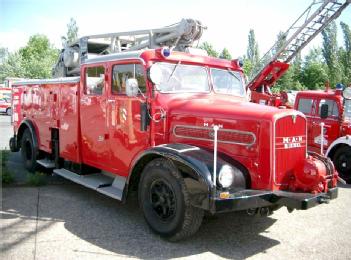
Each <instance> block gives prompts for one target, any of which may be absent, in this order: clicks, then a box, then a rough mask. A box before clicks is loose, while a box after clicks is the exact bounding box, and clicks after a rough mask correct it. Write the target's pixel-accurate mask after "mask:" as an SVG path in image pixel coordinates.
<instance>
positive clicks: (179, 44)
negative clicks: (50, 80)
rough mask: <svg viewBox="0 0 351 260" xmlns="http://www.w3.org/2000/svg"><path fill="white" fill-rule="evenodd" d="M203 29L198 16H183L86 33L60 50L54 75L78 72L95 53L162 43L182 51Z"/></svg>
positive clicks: (196, 38)
mask: <svg viewBox="0 0 351 260" xmlns="http://www.w3.org/2000/svg"><path fill="white" fill-rule="evenodd" d="M204 29H205V27H204V26H203V25H202V24H201V22H200V21H198V20H194V19H182V20H181V21H180V22H179V23H175V24H173V25H170V26H166V27H162V28H156V29H146V30H137V31H127V32H117V33H107V34H98V35H89V36H85V37H82V38H80V39H79V40H78V41H76V42H74V43H72V44H70V45H67V46H65V47H64V48H63V49H62V50H61V53H60V55H59V59H58V61H57V63H56V65H55V67H54V68H53V77H66V76H78V75H79V73H80V64H81V63H82V62H84V60H86V59H88V58H89V57H93V56H97V55H106V54H111V53H118V52H126V51H135V50H141V49H147V48H149V49H153V48H158V47H163V46H168V47H172V48H174V49H175V50H178V51H185V50H186V49H187V48H188V47H191V46H192V45H193V43H194V42H195V41H196V40H199V39H200V37H201V36H202V33H203V30H204Z"/></svg>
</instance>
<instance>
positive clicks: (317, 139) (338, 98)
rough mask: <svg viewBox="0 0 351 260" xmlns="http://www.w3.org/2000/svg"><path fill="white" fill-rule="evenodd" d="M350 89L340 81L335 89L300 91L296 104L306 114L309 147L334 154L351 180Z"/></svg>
mask: <svg viewBox="0 0 351 260" xmlns="http://www.w3.org/2000/svg"><path fill="white" fill-rule="evenodd" d="M350 93H351V87H348V88H345V89H343V86H342V85H339V84H338V87H337V88H336V89H335V90H330V89H329V88H327V89H326V90H325V91H323V90H321V91H300V92H298V93H297V95H296V100H295V106H294V109H296V110H299V111H300V112H302V113H304V114H305V115H306V118H307V121H308V123H307V127H308V134H307V136H308V147H309V149H310V150H311V151H314V152H321V153H325V155H326V156H328V157H329V158H331V159H332V160H333V162H334V165H335V167H336V169H337V171H338V173H339V174H340V176H341V177H342V178H343V179H344V180H345V181H347V182H348V183H350V182H351V94H350ZM322 124H323V126H322ZM321 146H322V148H321Z"/></svg>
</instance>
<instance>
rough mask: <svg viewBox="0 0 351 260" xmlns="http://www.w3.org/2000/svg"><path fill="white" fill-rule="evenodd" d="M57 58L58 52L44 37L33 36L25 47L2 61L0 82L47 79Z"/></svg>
mask: <svg viewBox="0 0 351 260" xmlns="http://www.w3.org/2000/svg"><path fill="white" fill-rule="evenodd" d="M57 58H58V50H57V49H55V48H53V47H52V45H51V43H50V41H49V39H48V38H47V37H46V36H45V35H40V34H37V35H33V36H31V37H30V38H29V41H28V43H27V45H26V46H25V47H23V48H21V49H19V51H17V52H14V53H10V54H9V55H7V57H6V58H5V59H4V61H3V64H2V66H0V80H1V81H3V80H4V79H5V78H6V77H20V78H49V77H51V69H52V66H53V65H54V64H55V62H56V60H57Z"/></svg>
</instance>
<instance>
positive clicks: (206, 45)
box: [200, 42, 218, 58]
mask: <svg viewBox="0 0 351 260" xmlns="http://www.w3.org/2000/svg"><path fill="white" fill-rule="evenodd" d="M200 49H203V50H205V51H206V52H207V54H208V56H211V57H215V58H218V52H217V51H216V50H215V49H214V48H213V46H212V44H210V43H209V42H203V43H202V44H201V45H200Z"/></svg>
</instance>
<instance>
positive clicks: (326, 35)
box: [322, 22, 342, 86]
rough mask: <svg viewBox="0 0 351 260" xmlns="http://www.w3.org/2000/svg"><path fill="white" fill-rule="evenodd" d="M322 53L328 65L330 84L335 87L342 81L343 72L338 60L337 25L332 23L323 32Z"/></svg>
mask: <svg viewBox="0 0 351 260" xmlns="http://www.w3.org/2000/svg"><path fill="white" fill-rule="evenodd" d="M322 37H323V49H322V53H323V56H324V59H325V62H326V64H327V65H328V74H329V78H330V83H331V85H332V86H335V85H336V83H338V82H340V81H341V79H342V70H341V67H340V64H339V59H338V43H337V27H336V23H335V22H332V23H330V24H329V25H328V26H327V27H326V28H325V29H324V30H323V31H322Z"/></svg>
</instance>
